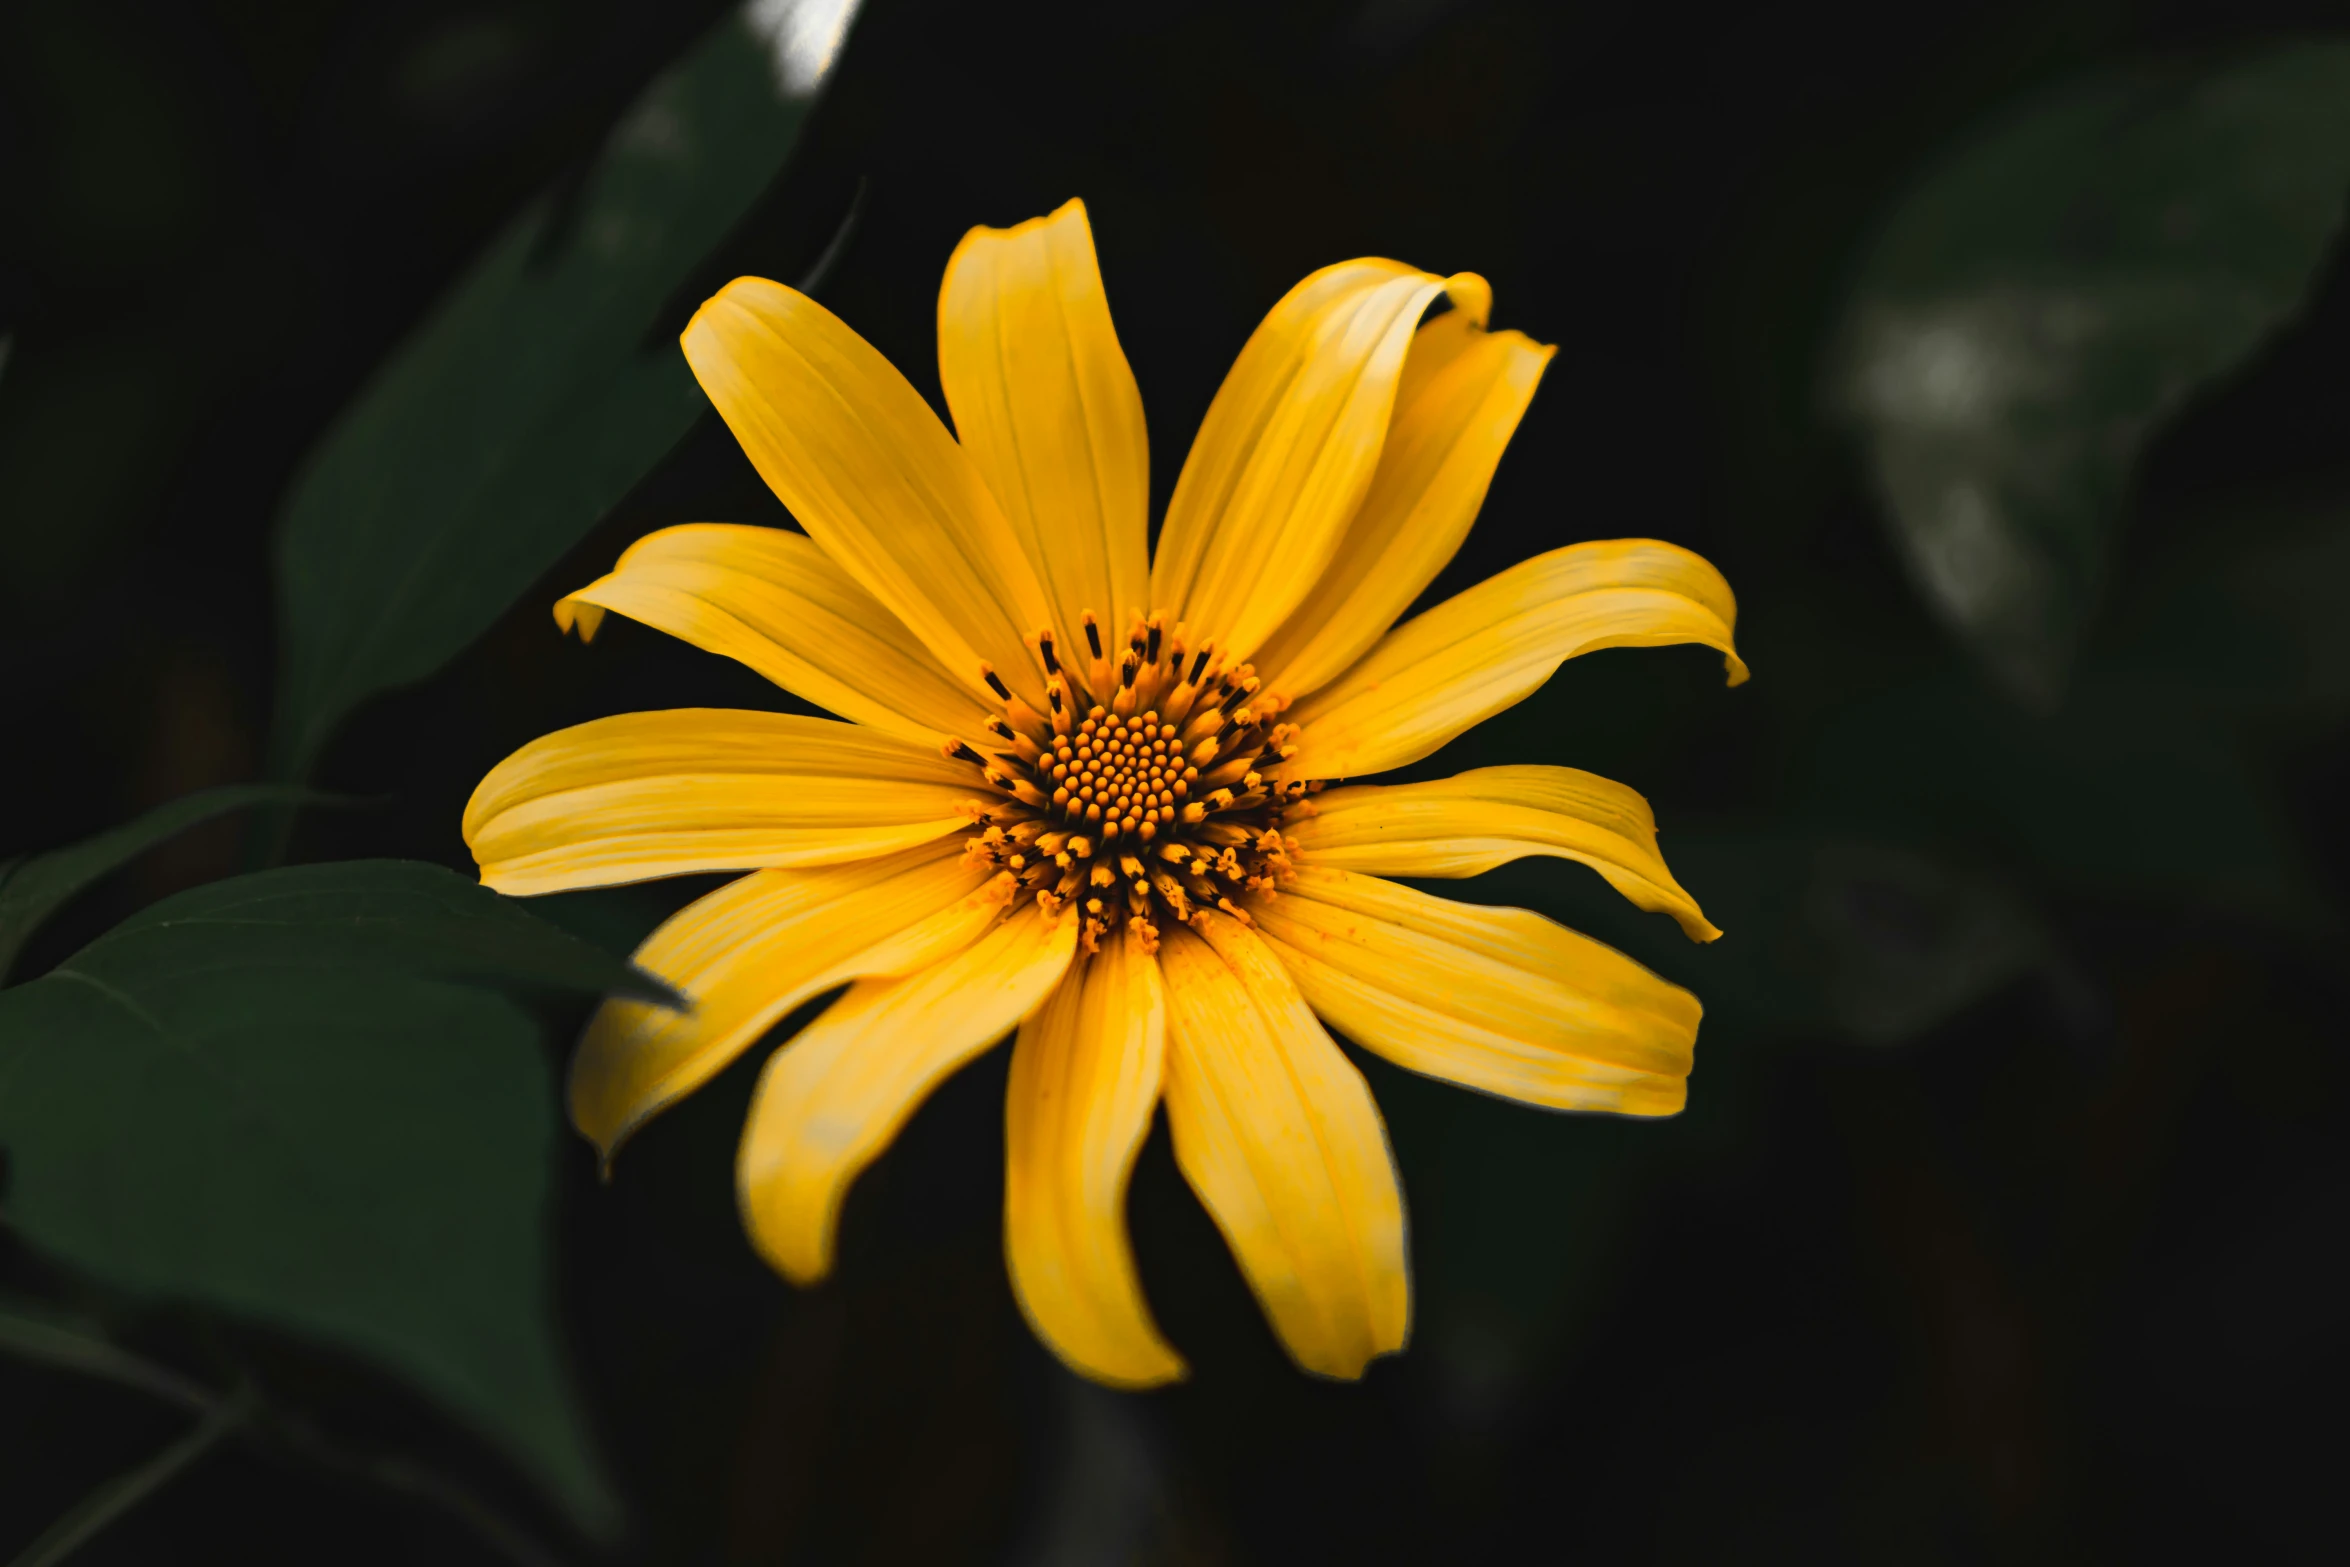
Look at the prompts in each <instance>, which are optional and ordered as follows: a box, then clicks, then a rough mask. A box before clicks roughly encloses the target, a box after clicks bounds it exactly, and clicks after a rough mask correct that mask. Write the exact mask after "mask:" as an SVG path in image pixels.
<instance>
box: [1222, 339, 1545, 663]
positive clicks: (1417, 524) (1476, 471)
mask: <svg viewBox="0 0 2350 1567" xmlns="http://www.w3.org/2000/svg"><path fill="white" fill-rule="evenodd" d="M1556 352H1557V350H1556V349H1555V348H1552V347H1550V346H1549V345H1547V344H1544V343H1537V342H1535V341H1534V340H1533V339H1532V338H1530V337H1527V336H1526V335H1525V334H1524V333H1522V332H1487V331H1486V330H1484V323H1483V322H1482V321H1479V320H1477V319H1475V318H1473V317H1471V316H1470V315H1469V313H1468V312H1467V311H1465V310H1454V311H1448V312H1447V313H1446V314H1444V315H1441V316H1438V317H1437V318H1436V319H1435V320H1433V321H1431V322H1429V323H1428V324H1427V325H1425V326H1423V327H1421V328H1420V331H1419V335H1418V336H1417V337H1415V338H1414V339H1413V340H1412V351H1411V356H1410V357H1409V358H1408V359H1406V360H1405V361H1404V367H1403V379H1402V381H1401V383H1400V384H1399V385H1398V387H1397V389H1396V394H1395V418H1394V420H1393V422H1392V423H1390V424H1389V425H1388V428H1387V444H1386V446H1385V447H1384V448H1383V449H1382V450H1381V452H1380V454H1379V469H1378V472H1377V473H1376V474H1374V475H1373V476H1372V479H1371V488H1370V490H1369V492H1368V493H1367V494H1365V495H1364V497H1363V504H1362V509H1361V510H1360V511H1358V512H1357V513H1356V514H1355V519H1354V521H1353V523H1352V524H1350V525H1349V526H1348V528H1347V530H1346V535H1345V537H1344V539H1343V540H1342V541H1341V542H1340V544H1339V547H1338V553H1337V555H1336V556H1335V557H1334V558H1333V559H1332V560H1331V562H1330V567H1329V569H1328V570H1327V571H1325V572H1323V573H1322V577H1321V580H1319V581H1318V582H1316V583H1315V584H1314V588H1313V591H1312V592H1311V593H1308V594H1307V595H1306V597H1305V601H1304V602H1303V603H1301V604H1299V605H1298V607H1297V609H1296V611H1295V612H1294V613H1292V614H1291V615H1290V617H1289V618H1288V619H1287V620H1286V621H1284V622H1282V625H1281V629H1280V630H1279V631H1276V632H1275V633H1274V634H1273V636H1272V638H1271V640H1269V641H1268V642H1266V644H1265V645H1264V646H1263V647H1261V648H1259V649H1258V650H1257V653H1256V664H1257V668H1258V670H1259V671H1260V672H1261V673H1262V674H1263V675H1264V677H1265V686H1266V689H1268V690H1270V691H1272V692H1273V693H1274V694H1275V695H1276V696H1279V697H1282V698H1285V699H1287V700H1289V701H1295V700H1296V699H1297V698H1299V697H1301V696H1304V695H1305V694H1306V693H1308V692H1310V691H1314V690H1318V689H1319V688H1321V687H1322V686H1325V685H1327V684H1329V683H1330V682H1331V681H1332V680H1334V679H1336V678H1337V677H1338V676H1339V675H1340V674H1342V673H1343V672H1344V671H1345V670H1346V667H1347V666H1348V665H1350V664H1352V663H1353V662H1354V661H1355V660H1356V659H1358V658H1360V657H1362V656H1363V654H1364V653H1366V652H1368V651H1369V650H1370V648H1371V645H1372V644H1373V643H1375V642H1377V641H1378V640H1379V638H1380V637H1381V636H1383V635H1385V634H1386V631H1387V628H1388V627H1390V626H1392V625H1394V624H1395V620H1396V617H1397V616H1398V615H1401V614H1402V613H1403V612H1404V611H1405V610H1406V609H1409V608H1410V607H1411V603H1412V600H1414V599H1416V598H1418V597H1419V596H1420V592H1421V590H1422V589H1424V588H1426V587H1427V586H1428V584H1429V583H1431V582H1434V581H1435V580H1436V574H1437V573H1438V572H1440V571H1442V570H1443V569H1444V567H1445V565H1446V563H1447V562H1449V561H1450V560H1451V559H1452V557H1453V553H1454V552H1455V551H1456V550H1458V549H1459V548H1460V547H1461V540H1463V539H1464V538H1467V537H1468V534H1469V524H1471V523H1472V522H1474V521H1476V519H1477V509H1478V508H1479V507H1481V506H1483V505H1484V504H1485V491H1486V489H1487V487H1488V486H1490V485H1491V484H1492V483H1493V470H1494V469H1495V468H1496V467H1497V466H1498V465H1499V464H1500V462H1501V454H1502V449H1503V448H1504V447H1506V446H1508V445H1509V442H1510V437H1511V436H1512V435H1514V434H1515V433H1517V428H1518V421H1519V420H1520V419H1521V418H1522V417H1524V415H1525V412H1526V405H1527V404H1528V403H1530V402H1532V401H1533V399H1534V388H1535V386H1536V385H1537V384H1538V383H1539V382H1540V381H1541V379H1542V370H1543V367H1544V366H1545V365H1547V364H1549V363H1550V356H1551V355H1552V354H1554V353H1556Z"/></svg>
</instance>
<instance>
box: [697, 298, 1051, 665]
mask: <svg viewBox="0 0 2350 1567" xmlns="http://www.w3.org/2000/svg"><path fill="white" fill-rule="evenodd" d="M682 341H683V343H684V344H685V357H686V362H687V363H688V364H690V365H692V366H693V371H694V376H695V379H697V380H699V381H700V382H701V383H702V390H703V391H705V392H707V393H709V394H710V401H711V402H712V403H714V404H716V405H717V408H718V413H719V417H721V418H723V419H724V420H725V421H726V425H727V428H728V429H730V430H732V431H733V432H734V436H735V439H736V440H738V441H740V442H742V447H743V451H744V452H745V453H747V454H748V455H749V457H750V459H751V464H752V466H753V467H755V468H757V469H758V470H759V475H760V477H761V478H764V479H765V480H766V481H767V484H768V487H769V488H770V489H772V490H774V491H775V493H776V495H777V496H778V497H780V498H781V499H782V501H783V503H784V505H786V506H788V507H790V508H791V513H792V515H793V516H794V517H796V518H798V519H799V523H800V526H801V527H803V528H805V529H807V530H808V536H809V537H810V538H812V539H814V540H815V541H816V542H817V543H819V544H821V545H823V546H824V552H825V553H826V554H828V555H830V556H831V557H832V558H833V559H834V560H836V561H838V562H839V563H840V565H841V568H842V569H843V570H844V571H846V572H847V573H848V574H849V575H850V576H851V577H853V578H855V579H856V580H857V582H858V583H859V584H861V585H862V586H863V587H864V589H865V590H866V591H867V592H868V593H871V594H872V595H873V596H874V597H875V598H877V599H879V600H881V602H882V603H883V604H885V605H887V606H888V607H889V609H890V612H891V613H892V614H894V615H896V616H897V617H898V619H900V620H902V621H904V622H905V624H906V626H907V628H908V629H909V630H911V631H912V632H913V634H914V635H915V636H916V637H917V638H919V639H920V640H921V642H922V644H923V645H924V646H925V647H927V648H929V649H930V651H931V652H932V653H933V654H935V655H936V656H937V658H938V661H939V662H940V663H942V664H944V665H945V666H946V667H947V669H948V671H949V672H950V673H952V674H953V675H954V677H955V678H956V679H957V680H958V681H961V682H963V683H964V684H965V685H966V686H967V687H968V688H970V689H971V690H972V691H974V692H978V691H983V690H984V689H985V687H984V685H983V684H982V683H981V681H980V674H979V666H980V664H981V663H982V662H987V663H992V664H993V665H994V666H995V668H996V670H997V672H998V673H999V674H1000V675H1001V676H1002V678H1003V679H1004V680H1005V681H1007V682H1009V683H1010V684H1011V686H1012V687H1013V688H1014V689H1015V690H1018V691H1019V692H1020V693H1021V694H1022V695H1023V696H1025V697H1027V698H1028V700H1029V701H1030V702H1032V703H1036V704H1038V705H1040V706H1041V705H1042V703H1043V699H1044V673H1043V670H1042V667H1041V666H1040V665H1038V664H1037V662H1036V659H1035V655H1034V654H1033V652H1032V651H1031V650H1030V649H1029V648H1028V647H1027V646H1026V642H1025V639H1027V638H1028V637H1030V636H1032V635H1033V634H1034V633H1035V632H1037V631H1039V630H1041V629H1043V627H1044V626H1045V625H1046V624H1047V623H1048V621H1049V618H1050V616H1051V613H1052V607H1051V604H1050V602H1049V601H1048V600H1047V599H1046V598H1045V593H1044V587H1043V585H1042V584H1041V583H1040V582H1039V581H1038V580H1037V576H1036V570H1035V568H1034V566H1033V565H1031V563H1030V562H1029V559H1028V556H1027V554H1026V552H1024V551H1023V550H1022V549H1021V547H1020V540H1019V536H1018V535H1017V534H1015V533H1014V532H1013V531H1012V526H1011V524H1010V523H1008V522H1006V521H1005V520H1004V514H1003V511H1002V509H1001V508H999V507H998V506H997V505H996V503H995V497H994V496H993V495H991V494H989V493H988V488H987V484H986V481H985V480H983V479H981V478H980V476H979V470H978V469H976V468H974V467H973V466H972V465H971V461H970V459H969V458H967V457H965V456H964V455H963V450H962V448H961V447H959V446H957V445H956V444H955V441H954V437H953V436H951V435H949V434H947V432H946V427H945V426H944V425H942V424H940V423H939V422H938V416H937V415H936V414H933V413H932V412H931V411H930V405H929V404H928V403H926V402H924V401H923V400H922V394H921V393H919V392H917V391H915V390H914V388H913V387H912V386H911V385H910V384H908V382H907V380H906V378H905V377H904V376H902V375H900V374H898V372H897V368H896V367H895V366H894V365H892V364H891V363H890V362H889V361H888V360H886V359H884V358H882V357H881V355H880V353H879V352H878V351H876V350H875V349H874V347H873V345H872V344H870V343H868V342H866V341H865V340H864V339H863V338H861V337H859V336H858V335H857V334H856V333H854V332H852V331H850V330H849V328H848V325H847V323H845V322H843V321H842V320H841V319H840V317H838V316H836V315H834V314H833V313H832V312H831V311H829V310H827V309H825V308H824V307H823V306H822V305H819V304H818V303H816V301H814V300H813V299H810V298H809V297H808V296H807V295H805V294H802V293H800V292H799V291H798V290H796V289H790V288H786V287H784V286H783V285H782V284H781V283H771V282H769V281H768V280H766V279H765V278H751V277H745V278H736V279H735V280H734V281H733V282H731V283H729V284H727V285H726V287H724V288H722V289H720V290H719V291H718V292H717V293H716V294H715V295H713V296H712V297H711V298H710V299H709V300H708V301H707V302H706V303H705V304H703V306H702V308H701V309H699V310H697V311H695V312H694V318H693V320H692V321H690V322H688V323H687V324H686V329H685V334H684V337H683V338H682Z"/></svg>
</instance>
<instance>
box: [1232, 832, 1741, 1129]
mask: <svg viewBox="0 0 2350 1567" xmlns="http://www.w3.org/2000/svg"><path fill="white" fill-rule="evenodd" d="M1250 913H1251V914H1252V915H1253V916H1254V917H1255V919H1256V921H1257V924H1258V927H1259V928H1260V929H1262V930H1263V931H1264V933H1265V938H1266V940H1267V941H1268V942H1269V943H1271V944H1272V946H1273V948H1274V950H1275V951H1276V952H1278V953H1279V954H1280V957H1281V961H1282V963H1283V964H1284V965H1286V966H1287V967H1288V969H1289V971H1290V973H1291V974H1293V975H1294V976H1296V979H1297V984H1298V988H1299V989H1300V990H1301V991H1302V992H1304V994H1305V997H1306V999H1307V1000H1308V1001H1309V1002H1311V1003H1312V1004H1313V1008H1314V1010H1315V1011H1316V1012H1319V1013H1320V1014H1322V1016H1323V1017H1324V1018H1326V1019H1327V1020H1328V1021H1329V1023H1330V1025H1331V1026H1332V1027H1333V1028H1336V1029H1337V1030H1338V1031H1339V1032H1340V1033H1342V1034H1344V1035H1346V1037H1347V1038H1349V1039H1351V1040H1353V1041H1354V1042H1355V1043H1356V1044H1358V1045H1361V1046H1362V1047H1363V1048H1364V1049H1366V1050H1375V1051H1377V1052H1378V1053H1379V1054H1381V1055H1383V1056H1385V1057H1387V1059H1389V1060H1390V1061H1393V1062H1395V1063H1396V1064H1397V1065H1398V1066H1403V1067H1409V1068H1410V1069H1411V1070H1413V1071H1415V1072H1425V1073H1427V1074H1428V1075H1429V1076H1430V1077H1440V1078H1443V1079H1445V1080H1446V1081H1447V1082H1453V1083H1460V1084H1463V1085H1465V1086H1467V1087H1470V1088H1477V1089H1482V1090H1484V1091H1485V1092H1486V1093H1489V1094H1498V1095H1500V1096H1501V1097H1503V1098H1505V1099H1517V1100H1523V1101H1524V1102H1526V1103H1528V1104H1537V1105H1545V1106H1548V1107H1549V1108H1551V1109H1554V1110H1613V1111H1617V1112H1620V1113H1622V1114H1625V1115H1672V1114H1674V1113H1675V1112H1677V1111H1678V1110H1680V1108H1681V1107H1682V1105H1683V1104H1684V1103H1685V1102H1686V1101H1687V1099H1688V1094H1689V1083H1688V1078H1689V1068H1690V1062H1691V1052H1692V1051H1693V1050H1694V1048H1695V1046H1696V1041H1697V1022H1698V1017H1699V1014H1700V1010H1701V1009H1700V1008H1699V1006H1698V1004H1697V998H1696V997H1695V996H1692V995H1691V994H1689V992H1687V991H1686V990H1683V989H1682V988H1681V987H1680V986H1678V985H1674V984H1670V983H1668V982H1666V981H1665V980H1662V979H1659V978H1657V977H1656V976H1655V975H1654V974H1651V973H1650V972H1648V970H1646V969H1644V968H1642V967H1641V966H1640V965H1639V964H1637V963H1635V962H1633V961H1632V960H1631V959H1630V958H1627V957H1625V956H1624V955H1623V954H1622V953H1620V952H1617V951H1615V950H1614V949H1612V948H1609V947H1605V946H1602V945H1601V944H1600V943H1598V942H1596V941H1593V940H1592V939H1591V938H1590V937H1588V936H1581V935H1577V934H1576V933H1575V932H1574V931H1571V930H1568V929H1567V928H1566V927H1565V926H1563V925H1557V924H1553V923H1552V922H1551V921H1549V920H1546V919H1544V918H1543V917H1542V916H1541V915H1539V914H1533V913H1529V912H1528V911H1526V910H1524V909H1493V908H1480V907H1478V906H1476V905H1473V904H1467V903H1455V902H1453V901H1451V900H1450V899H1448V898H1434V897H1430V896H1429V895H1428V894H1427V893H1424V892H1416V891H1414V890H1413V889H1411V888H1409V887H1402V886H1398V885H1396V884H1395V883H1394V882H1389V881H1381V880H1379V879H1378V878H1377V877H1373V876H1363V875H1358V874H1356V873H1355V872H1353V871H1343V870H1329V869H1323V868H1320V867H1316V866H1306V867H1303V868H1301V869H1300V870H1299V872H1298V875H1297V878H1296V880H1295V881H1294V882H1292V883H1291V884H1290V885H1288V886H1287V887H1285V888H1283V889H1282V892H1281V895H1280V896H1279V897H1276V898H1260V899H1257V900H1255V901H1254V902H1253V903H1252V904H1251V906H1250Z"/></svg>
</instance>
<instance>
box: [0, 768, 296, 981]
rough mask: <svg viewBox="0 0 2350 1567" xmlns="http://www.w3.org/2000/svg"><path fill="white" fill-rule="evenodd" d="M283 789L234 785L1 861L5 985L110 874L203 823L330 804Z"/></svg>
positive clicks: (0, 962) (0, 972) (0, 969)
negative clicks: (247, 810)
mask: <svg viewBox="0 0 2350 1567" xmlns="http://www.w3.org/2000/svg"><path fill="white" fill-rule="evenodd" d="M331 798H333V797H332V796H329V795H319V794H313V793H311V792H310V791H308V790H306V789H292V788H288V787H286V786H285V785H283V784H229V785H226V786H225V787H222V788H218V789H204V790H199V791H198V792H197V793H195V794H189V795H182V796H181V797H180V798H179V799H176V800H171V801H167V802H166V803H164V804H162V805H159V806H157V807H155V809H153V810H151V811H149V812H148V813H147V814H146V815H144V816H142V817H140V818H139V819H138V820H137V821H135V822H126V823H124V824H123V825H122V826H120V827H116V828H113V829H111V830H109V831H106V832H102V833H100V834H98V836H96V837H95V838H85V839H84V840H82V841H81V842H80V843H76V844H69V845H68V846H66V847H65V848H62V849H52V850H50V851H49V852H48V853H46V854H31V855H26V856H24V857H22V858H20V859H14V860H7V861H0V980H5V979H7V978H8V970H9V968H10V966H11V965H13V964H14V963H15V962H16V955H17V954H18V953H19V952H21V951H23V950H24V944H25V941H26V939H27V938H29V937H30V936H31V935H32V934H33V932H34V931H36V930H38V929H40V927H41V922H42V921H44V920H46V919H47V918H48V917H49V916H50V915H52V914H54V913H56V912H57V911H58V910H59V909H60V908H62V907H64V906H65V904H66V902H67V900H69V899H71V898H72V897H73V895H74V894H75V893H77V892H80V891H81V890H82V889H83V888H85V887H87V886H89V885H90V884H91V883H92V882H95V881H97V880H98V879H99V878H100V877H102V876H104V875H106V874H107V872H109V871H114V870H119V869H121V868H122V867H123V866H125V865H127V864H129V863H130V862H131V861H132V860H134V859H137V858H138V857H139V856H140V855H142V854H144V853H146V852H147V851H148V850H149V849H152V848H154V847H156V846H157V845H158V844H161V843H163V842H165V841H166V840H168V839H171V838H174V837H177V836H178V835H179V834H181V833H183V832H185V831H187V830H188V829H189V828H190V827H193V826H195V825H196V824H197V823H199V822H205V821H210V820H211V819H212V818H213V817H215V816H219V815H222V814H224V813H226V812H229V811H235V810H241V809H243V808H244V807H246V806H248V805H300V804H303V803H304V802H306V801H320V800H326V799H331Z"/></svg>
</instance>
